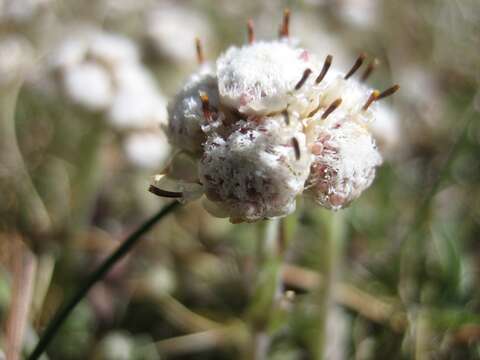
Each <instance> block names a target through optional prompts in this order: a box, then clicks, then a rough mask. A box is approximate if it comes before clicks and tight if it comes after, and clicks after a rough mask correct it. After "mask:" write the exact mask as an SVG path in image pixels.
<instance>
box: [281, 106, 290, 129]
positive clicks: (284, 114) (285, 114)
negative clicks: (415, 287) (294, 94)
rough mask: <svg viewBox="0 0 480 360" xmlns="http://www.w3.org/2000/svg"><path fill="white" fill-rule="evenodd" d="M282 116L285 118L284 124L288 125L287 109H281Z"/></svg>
mask: <svg viewBox="0 0 480 360" xmlns="http://www.w3.org/2000/svg"><path fill="white" fill-rule="evenodd" d="M282 116H283V118H284V119H285V124H287V125H290V115H289V114H288V111H287V109H285V110H283V111H282Z"/></svg>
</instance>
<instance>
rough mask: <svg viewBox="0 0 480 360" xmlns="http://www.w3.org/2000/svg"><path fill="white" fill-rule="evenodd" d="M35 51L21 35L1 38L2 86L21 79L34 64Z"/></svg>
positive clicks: (0, 66)
mask: <svg viewBox="0 0 480 360" xmlns="http://www.w3.org/2000/svg"><path fill="white" fill-rule="evenodd" d="M33 57H34V51H33V48H32V46H31V44H30V43H29V42H28V40H27V39H25V38H23V37H20V36H14V35H11V36H7V37H3V38H0V88H1V89H4V88H7V87H10V86H12V85H14V84H15V83H17V82H18V81H20V80H21V79H22V78H23V77H24V76H25V75H26V72H27V71H28V70H29V69H30V68H31V67H32V66H33Z"/></svg>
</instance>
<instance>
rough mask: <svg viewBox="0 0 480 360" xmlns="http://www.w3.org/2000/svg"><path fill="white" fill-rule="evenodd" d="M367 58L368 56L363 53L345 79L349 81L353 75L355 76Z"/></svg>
mask: <svg viewBox="0 0 480 360" xmlns="http://www.w3.org/2000/svg"><path fill="white" fill-rule="evenodd" d="M366 57H367V55H366V54H365V53H361V54H360V55H359V56H358V58H357V60H355V64H353V66H352V68H351V69H350V71H349V72H348V73H347V75H345V79H348V78H349V77H350V76H352V75H353V74H355V72H356V71H357V70H358V68H359V67H360V66H362V64H363V62H364V61H365V58H366Z"/></svg>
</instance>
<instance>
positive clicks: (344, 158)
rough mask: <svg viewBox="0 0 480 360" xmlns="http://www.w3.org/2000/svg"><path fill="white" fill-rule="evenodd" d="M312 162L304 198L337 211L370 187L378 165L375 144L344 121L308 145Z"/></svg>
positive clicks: (356, 125)
mask: <svg viewBox="0 0 480 360" xmlns="http://www.w3.org/2000/svg"><path fill="white" fill-rule="evenodd" d="M312 152H313V154H314V155H315V159H314V161H313V164H312V168H311V173H310V176H309V178H308V180H307V187H308V191H307V194H309V195H310V196H312V197H313V198H314V200H315V201H316V202H317V203H318V204H319V205H322V206H324V207H326V208H329V209H334V210H337V209H340V208H343V207H345V206H347V205H348V204H350V203H351V202H352V201H353V200H355V199H356V198H358V197H359V196H360V194H361V193H362V192H363V191H364V190H365V189H366V188H368V187H369V186H370V184H371V183H372V181H373V179H374V177H375V168H376V167H377V166H379V165H380V164H381V163H382V157H381V156H380V153H379V152H378V150H377V148H376V145H375V141H374V139H373V138H372V136H371V135H370V134H369V132H368V131H367V130H366V129H365V127H363V126H361V125H359V124H357V123H355V122H353V121H344V122H342V123H337V124H336V125H334V126H333V127H328V128H325V129H323V130H322V131H320V133H319V134H318V137H317V140H316V141H315V142H314V143H313V144H312Z"/></svg>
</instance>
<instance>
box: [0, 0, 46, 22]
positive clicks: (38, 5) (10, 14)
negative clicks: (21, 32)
mask: <svg viewBox="0 0 480 360" xmlns="http://www.w3.org/2000/svg"><path fill="white" fill-rule="evenodd" d="M51 2H52V0H0V22H4V21H12V22H16V23H24V22H27V21H29V20H30V19H31V18H32V17H34V16H35V15H36V14H37V13H38V12H39V11H41V10H42V9H44V8H45V7H46V6H48V5H49V4H50V3H51Z"/></svg>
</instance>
